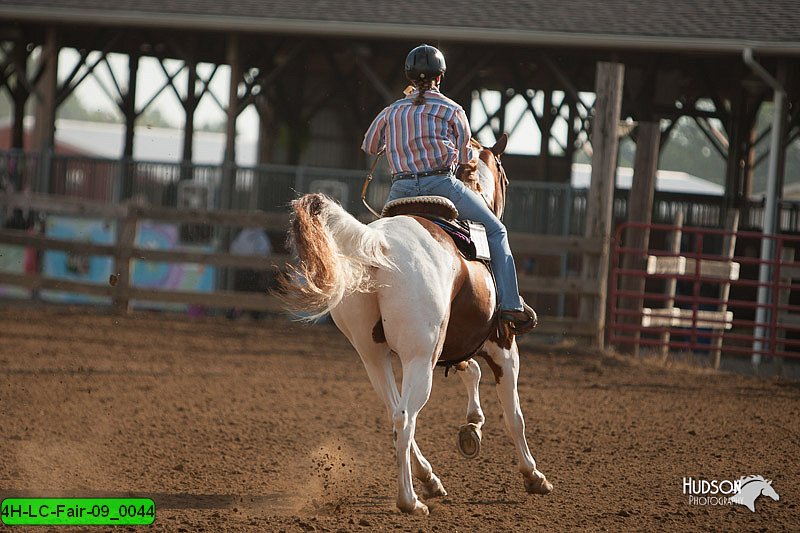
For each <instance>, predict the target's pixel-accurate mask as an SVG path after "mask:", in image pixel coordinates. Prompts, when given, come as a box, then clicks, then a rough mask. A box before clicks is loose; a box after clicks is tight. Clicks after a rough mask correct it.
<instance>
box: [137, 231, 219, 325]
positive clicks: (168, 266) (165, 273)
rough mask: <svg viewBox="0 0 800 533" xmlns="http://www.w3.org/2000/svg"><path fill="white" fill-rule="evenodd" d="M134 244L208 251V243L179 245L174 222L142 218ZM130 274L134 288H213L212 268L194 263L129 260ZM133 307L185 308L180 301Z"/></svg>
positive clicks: (168, 248)
mask: <svg viewBox="0 0 800 533" xmlns="http://www.w3.org/2000/svg"><path fill="white" fill-rule="evenodd" d="M136 245H137V246H138V247H139V248H145V249H149V250H176V249H180V250H183V251H198V252H211V251H213V247H212V246H210V245H198V246H189V245H179V244H178V225H177V224H157V223H155V222H152V221H149V220H145V221H142V222H140V223H139V228H138V233H137V238H136ZM131 277H132V280H133V286H134V287H142V288H148V289H161V290H172V291H187V292H211V291H213V290H214V279H215V269H214V267H212V266H208V265H201V264H197V263H156V262H153V261H133V267H132V273H131ZM135 305H136V306H137V307H147V308H156V309H172V310H182V309H186V307H187V306H186V305H184V304H169V303H156V302H152V303H144V302H135Z"/></svg>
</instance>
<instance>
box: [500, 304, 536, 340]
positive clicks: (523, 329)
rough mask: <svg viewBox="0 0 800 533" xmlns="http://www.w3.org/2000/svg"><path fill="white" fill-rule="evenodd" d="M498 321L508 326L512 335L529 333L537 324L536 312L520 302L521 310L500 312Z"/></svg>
mask: <svg viewBox="0 0 800 533" xmlns="http://www.w3.org/2000/svg"><path fill="white" fill-rule="evenodd" d="M500 320H501V321H503V322H505V323H506V324H508V327H509V328H510V329H511V332H512V333H513V334H514V335H524V334H525V333H528V332H530V331H531V330H533V328H535V327H536V325H537V324H538V323H539V318H538V317H537V316H536V311H534V310H533V308H532V307H531V306H529V305H528V304H526V303H525V302H522V310H521V311H517V310H511V311H502V312H501V313H500Z"/></svg>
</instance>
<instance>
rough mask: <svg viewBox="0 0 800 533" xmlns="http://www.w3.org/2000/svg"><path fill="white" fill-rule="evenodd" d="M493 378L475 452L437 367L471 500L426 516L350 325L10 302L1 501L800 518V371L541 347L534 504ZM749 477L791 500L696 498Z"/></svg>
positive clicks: (562, 526)
mask: <svg viewBox="0 0 800 533" xmlns="http://www.w3.org/2000/svg"><path fill="white" fill-rule="evenodd" d="M482 364H483V363H482ZM489 375H490V372H489V371H488V369H486V368H484V379H483V384H482V389H481V392H482V395H483V405H484V410H485V412H486V415H487V424H486V426H485V429H484V439H483V450H482V454H481V456H480V457H479V458H478V459H475V460H473V461H466V460H464V459H462V458H461V457H460V455H459V454H458V452H457V451H456V448H455V444H454V443H455V436H456V430H457V427H458V426H459V425H460V424H461V423H462V418H463V416H464V415H463V413H464V410H465V404H466V396H465V392H464V389H463V385H462V383H461V381H460V380H459V379H458V378H455V377H453V376H451V377H450V378H447V379H445V377H444V375H443V372H442V371H441V370H439V371H437V375H436V379H435V382H434V390H433V395H432V398H431V400H430V402H429V403H428V405H427V406H426V408H425V410H424V411H423V413H422V416H421V419H420V423H419V426H418V431H417V441H418V443H419V445H420V447H421V449H422V450H423V452H424V453H425V454H426V456H427V457H428V459H429V460H430V461H431V463H432V464H433V466H434V469H435V471H436V472H437V473H438V475H439V476H440V478H441V479H442V482H443V483H444V486H445V488H446V489H447V490H448V492H449V495H448V496H447V497H446V498H445V499H443V500H438V501H434V502H433V503H432V505H431V516H430V517H417V516H414V517H411V516H405V515H401V514H399V512H397V511H396V510H395V507H394V498H395V494H396V482H395V479H396V471H395V467H394V461H393V451H392V438H391V429H390V426H389V422H388V420H387V419H386V417H385V411H384V408H383V406H382V405H381V404H380V402H379V401H378V400H377V396H376V395H375V394H374V392H373V391H372V389H371V387H370V384H369V382H368V380H367V377H366V373H365V372H364V370H363V368H362V367H361V363H360V361H359V360H358V357H357V355H356V354H355V352H353V350H352V349H351V348H350V347H349V345H348V344H347V343H346V341H345V340H344V338H343V337H342V336H341V335H340V334H339V333H338V332H337V331H336V330H335V329H333V328H332V327H331V326H316V327H304V326H299V325H294V324H290V323H288V322H287V321H285V320H283V319H277V318H276V319H272V320H262V321H259V322H252V321H250V322H248V321H236V322H231V321H227V320H225V319H222V318H219V319H216V318H209V319H200V320H191V319H187V318H181V317H177V316H162V315H159V314H139V315H136V316H133V317H131V318H119V317H114V316H110V315H102V314H90V313H89V312H88V311H86V310H82V309H66V308H60V309H47V310H35V309H2V310H0V427H2V430H0V431H1V433H0V496H2V497H7V496H10V495H15V496H97V497H102V496H127V495H135V496H146V497H152V498H153V499H154V500H155V502H156V504H157V508H158V511H157V518H156V521H155V526H154V528H152V529H155V530H159V531H217V530H228V531H230V530H237V531H238V530H255V531H272V530H286V531H300V530H318V531H319V530H321V531H339V530H347V531H369V530H380V529H389V530H395V529H397V530H403V531H418V530H421V531H448V532H449V531H508V530H518V531H523V530H524V531H527V530H545V529H547V530H549V531H561V530H576V529H583V530H609V531H617V530H629V529H633V530H651V531H660V530H678V529H681V530H683V529H701V530H718V531H730V530H744V531H765V530H770V531H772V530H794V531H798V530H800V510H799V509H798V508H797V505H798V504H800V483H799V482H798V481H800V462H798V460H797V457H798V454H799V452H800V424H799V423H798V421H800V386H798V384H797V383H796V382H795V383H793V382H786V381H774V380H758V379H755V378H748V377H742V376H734V375H726V374H715V373H709V372H707V371H700V370H694V369H691V368H679V369H676V368H664V367H663V366H658V365H655V364H648V363H646V362H645V363H643V362H638V361H627V360H624V359H621V358H615V357H610V356H605V357H604V356H599V355H577V354H564V353H559V354H548V353H544V352H543V351H542V350H530V349H528V350H523V362H522V373H521V377H520V396H521V399H522V405H523V411H524V413H525V416H526V419H527V423H528V430H527V434H528V441H529V443H530V445H531V448H532V450H533V453H534V455H535V457H536V459H537V461H538V463H539V465H540V468H541V469H542V470H543V471H544V472H545V473H546V474H547V476H548V478H549V479H550V480H551V481H552V482H553V483H554V485H555V491H554V492H553V493H552V494H551V495H549V496H546V497H541V496H539V497H531V496H528V495H527V494H526V493H525V492H524V489H523V485H522V479H521V477H520V476H519V474H518V473H517V471H516V458H515V455H514V450H513V448H512V446H511V443H510V440H509V439H508V438H507V436H506V434H505V431H504V428H503V424H502V420H501V418H500V410H499V405H498V402H497V398H496V396H495V394H494V391H493V385H492V380H491V379H489ZM745 474H763V475H764V476H766V477H768V478H771V479H773V480H774V483H773V486H774V487H775V489H776V490H777V492H778V493H779V494H780V496H781V499H780V501H777V502H776V501H773V500H771V499H768V498H766V497H761V498H759V499H758V500H757V501H756V508H757V512H756V513H751V512H750V511H748V510H747V509H746V508H744V507H742V506H735V507H730V506H726V507H700V506H692V505H689V504H688V502H687V497H686V496H684V494H683V493H682V485H681V482H682V478H683V477H688V476H693V477H695V478H705V479H731V478H738V477H739V476H741V475H745ZM130 529H132V530H133V529H135V528H130ZM135 530H137V531H142V530H144V529H135ZM35 531H42V529H35Z"/></svg>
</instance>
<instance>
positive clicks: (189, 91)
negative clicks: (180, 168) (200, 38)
mask: <svg viewBox="0 0 800 533" xmlns="http://www.w3.org/2000/svg"><path fill="white" fill-rule="evenodd" d="M192 50H194V47H192ZM186 69H187V71H186V99H185V100H184V101H183V110H184V113H185V115H186V121H185V122H184V124H183V156H182V159H183V163H184V165H189V164H190V163H191V162H192V158H193V157H194V113H195V111H196V110H197V92H196V91H195V85H197V61H195V60H194V57H190V58H188V59H187V60H186ZM191 178H192V175H191V173H189V172H181V179H182V180H187V179H191Z"/></svg>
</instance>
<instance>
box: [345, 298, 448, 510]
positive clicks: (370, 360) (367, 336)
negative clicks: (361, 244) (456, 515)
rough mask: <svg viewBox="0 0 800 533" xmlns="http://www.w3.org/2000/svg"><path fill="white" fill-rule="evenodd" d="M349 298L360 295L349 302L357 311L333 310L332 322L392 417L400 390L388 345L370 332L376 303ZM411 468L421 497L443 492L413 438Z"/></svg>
mask: <svg viewBox="0 0 800 533" xmlns="http://www.w3.org/2000/svg"><path fill="white" fill-rule="evenodd" d="M352 298H354V299H355V298H360V300H361V305H360V306H353V307H356V308H357V309H358V310H359V312H360V314H359V315H358V316H354V315H355V313H350V314H349V315H348V316H343V315H341V314H340V313H337V312H334V313H333V319H334V322H336V325H337V326H338V327H339V329H340V330H341V331H342V333H344V335H345V337H347V338H348V340H349V341H350V343H351V344H352V345H353V347H354V348H355V349H356V351H357V352H358V354H359V356H360V357H361V361H362V362H363V363H364V368H365V369H366V371H367V376H369V380H370V382H371V383H372V386H373V388H374V389H375V392H376V393H377V394H378V396H379V397H380V398H381V399H382V400H383V402H384V404H385V405H386V409H387V412H388V414H389V420H393V417H394V412H395V409H396V407H397V405H398V403H399V402H400V393H399V391H398V390H397V384H396V382H395V378H394V370H393V369H392V360H391V352H390V350H389V347H388V345H387V344H386V342H385V341H381V340H380V334H376V333H374V328H376V327H377V326H374V324H376V323H378V321H379V320H380V315H379V314H378V310H377V306H376V305H374V304H373V302H371V301H370V300H369V298H368V297H367V295H353V296H352ZM370 324H373V326H372V329H368V328H367V326H368V325H370ZM395 439H396V435H395ZM411 471H412V474H413V475H414V477H415V478H417V479H418V480H419V481H420V483H421V484H422V495H423V497H424V498H426V499H430V498H435V497H438V496H447V491H445V490H444V487H443V486H442V482H441V481H440V480H439V478H438V476H436V474H434V472H433V468H432V467H431V464H430V463H429V462H428V460H427V459H425V457H424V456H423V455H422V452H421V451H420V449H419V447H418V446H417V443H416V442H415V441H414V440H413V439H412V440H411Z"/></svg>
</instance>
